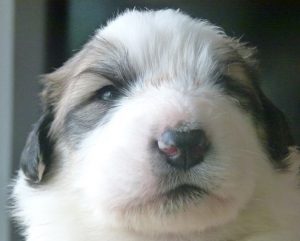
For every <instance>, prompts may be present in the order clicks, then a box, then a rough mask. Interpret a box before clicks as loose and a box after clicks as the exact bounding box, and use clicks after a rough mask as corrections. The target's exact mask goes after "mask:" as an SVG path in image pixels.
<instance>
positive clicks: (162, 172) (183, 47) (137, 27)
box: [12, 9, 300, 241]
mask: <svg viewBox="0 0 300 241" xmlns="http://www.w3.org/2000/svg"><path fill="white" fill-rule="evenodd" d="M257 68H258V67H257V63H256V59H255V49H254V48H251V47H248V46H247V45H246V44H243V43H241V42H239V41H238V40H236V39H234V38H231V37H229V36H227V35H226V34H225V33H224V32H223V30H222V29H221V28H219V27H216V26H214V25H212V24H210V23H209V22H207V21H203V20H199V19H193V18H191V17H189V16H187V15H186V14H184V13H182V12H180V11H174V10H170V9H169V10H158V11H151V10H147V11H138V10H128V11H126V12H124V13H122V14H120V15H119V16H117V17H116V18H115V19H112V20H111V21H109V22H108V24H107V26H105V27H103V28H101V29H99V30H98V31H97V32H96V34H95V36H94V37H93V38H92V39H91V40H90V41H89V42H88V43H87V44H85V45H84V46H83V48H82V50H81V51H79V52H78V53H77V54H75V56H73V57H72V58H71V59H70V60H68V61H67V62H66V63H65V64H64V65H63V66H62V67H61V68H59V69H57V70H56V71H55V72H53V73H50V74H47V75H45V77H44V80H43V84H44V88H43V91H42V103H43V114H42V116H41V117H40V119H39V120H38V121H37V122H36V124H35V125H34V126H33V130H32V132H31V133H30V135H29V137H28V140H27V143H26V145H25V148H24V151H23V153H22V156H21V165H20V170H19V172H18V175H17V177H16V178H15V181H14V182H13V191H12V199H13V205H12V216H13V217H14V218H15V219H16V220H17V221H18V222H19V224H20V225H21V226H22V227H23V229H22V230H23V235H24V236H25V237H26V240H27V241H53V240H64V241H84V240H89V241H99V240H105V241H140V240H144V241H155V240H157V241H175V240H180V241H228V240H232V241H287V240H288V241H298V240H299V239H300V232H299V228H298V227H297V226H298V225H299V222H300V214H299V213H298V211H297V210H300V192H299V190H298V189H297V188H298V185H299V182H298V181H299V180H298V179H299V176H298V170H299V160H300V158H299V153H298V151H297V148H296V147H295V143H294V140H293V138H292V135H291V134H290V131H289V127H288V125H287V122H286V120H285V117H284V115H283V114H282V112H281V111H280V110H279V109H278V108H276V107H275V106H274V105H273V104H272V102H271V101H270V100H269V99H268V98H267V97H266V96H265V94H264V93H263V92H262V90H261V89H260V87H259V84H258V83H259V76H258V75H257Z"/></svg>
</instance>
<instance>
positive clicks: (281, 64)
mask: <svg viewBox="0 0 300 241" xmlns="http://www.w3.org/2000/svg"><path fill="white" fill-rule="evenodd" d="M269 2H272V3H269ZM134 6H137V7H142V8H143V7H147V8H166V7H172V8H181V9H182V10H184V11H185V12H187V13H189V14H191V15H192V16H195V17H200V18H206V19H209V20H210V21H211V22H212V23H214V24H217V25H220V26H222V27H223V28H224V29H225V31H226V32H227V33H228V34H229V35H232V36H236V37H241V36H243V37H242V39H243V40H244V41H246V42H250V43H251V44H252V45H254V46H257V47H258V50H259V58H260V60H261V64H260V66H261V79H262V80H263V83H262V84H263V88H264V90H265V92H266V94H267V95H268V96H269V97H270V98H271V99H272V100H273V101H274V102H275V103H276V105H277V106H278V107H280V108H281V109H282V110H283V111H284V113H285V114H286V116H287V118H288V120H289V122H290V125H291V128H292V130H293V134H294V137H295V138H296V140H297V143H298V144H299V143H300V124H299V123H300V95H299V93H300V79H299V76H300V44H299V43H300V32H299V31H300V16H299V15H300V14H299V12H300V4H299V3H296V1H250V0H249V1H240V0H236V1H234V0H227V1H218V0H203V1H192V0H190V1H189V0H185V1H179V0H169V1H164V0H160V1H158V0H152V1H142V0H137V1H129V0H122V1H117V0H115V1H113V0H101V1H100V0H99V1H96V0H89V1H86V0H69V1H64V0H57V1H55V0H52V1H50V0H0V240H1V241H12V240H14V241H16V240H19V237H18V235H17V234H16V232H15V230H16V227H14V226H12V225H11V224H10V223H9V221H8V218H7V214H6V211H5V209H6V208H5V206H6V201H5V200H6V199H7V189H6V186H7V183H8V182H9V180H10V178H11V177H12V176H13V174H14V173H15V171H16V169H17V167H18V162H19V156H20V152H21V150H22V147H23V145H24V142H25V139H26V136H27V134H28V133H29V131H30V129H31V126H32V123H33V122H34V121H35V120H37V118H38V116H39V114H40V105H39V98H38V92H39V91H40V86H39V85H38V79H39V75H40V74H42V73H45V72H50V71H52V70H53V69H54V68H56V67H59V66H60V65H61V64H62V63H63V62H64V61H65V60H66V59H67V58H68V57H70V56H71V55H72V54H74V52H76V51H77V50H78V49H79V48H80V47H81V46H82V44H83V43H84V42H85V41H86V40H87V39H88V38H89V37H90V36H91V35H92V34H93V33H94V30H95V29H96V28H97V27H99V26H101V25H102V24H104V23H105V21H106V19H107V18H109V17H111V16H113V15H114V14H116V13H117V12H118V11H122V10H123V9H125V8H127V7H129V8H131V7H134ZM41 241H42V240H41Z"/></svg>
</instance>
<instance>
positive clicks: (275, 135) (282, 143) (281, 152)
mask: <svg viewBox="0 0 300 241" xmlns="http://www.w3.org/2000/svg"><path fill="white" fill-rule="evenodd" d="M258 94H259V98H260V100H261V103H262V108H263V122H264V129H265V132H266V146H267V150H268V152H269V155H270V157H271V158H272V160H273V161H274V164H275V165H276V167H278V168H284V167H286V165H287V163H285V162H283V160H284V159H285V157H287V155H288V153H289V150H288V147H289V146H293V145H295V142H294V139H293V137H292V135H291V132H290V128H289V126H288V123H287V121H286V119H285V116H284V114H283V113H282V112H281V111H280V110H279V109H278V108H277V107H276V106H275V105H274V104H273V103H272V102H271V101H270V100H269V99H268V98H267V97H266V96H265V95H264V94H263V92H262V91H261V90H260V89H259V93H258Z"/></svg>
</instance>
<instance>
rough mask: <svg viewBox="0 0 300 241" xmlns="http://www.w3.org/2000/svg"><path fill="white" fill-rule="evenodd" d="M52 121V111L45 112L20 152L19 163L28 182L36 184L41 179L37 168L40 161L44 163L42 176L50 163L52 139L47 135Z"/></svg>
mask: <svg viewBox="0 0 300 241" xmlns="http://www.w3.org/2000/svg"><path fill="white" fill-rule="evenodd" d="M52 121H53V115H52V113H51V112H47V113H45V114H44V115H43V116H42V117H41V118H40V119H39V120H38V122H37V123H35V124H34V126H33V130H32V131H31V133H30V134H29V136H28V138H27V141H26V145H25V148H24V150H23V152H22V155H21V163H20V165H21V169H22V171H23V172H24V174H25V176H26V177H27V180H28V182H29V183H30V184H37V183H40V182H41V181H42V180H43V178H42V180H40V178H39V170H38V167H39V165H40V164H41V163H43V165H45V170H44V173H43V176H44V175H45V174H46V173H47V172H48V170H49V167H50V166H51V164H52V159H53V151H54V140H52V138H51V137H50V136H49V129H50V126H51V123H52Z"/></svg>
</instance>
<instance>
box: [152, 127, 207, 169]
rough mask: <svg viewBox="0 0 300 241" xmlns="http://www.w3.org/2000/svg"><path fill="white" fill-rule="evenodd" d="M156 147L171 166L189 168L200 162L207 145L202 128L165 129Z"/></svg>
mask: <svg viewBox="0 0 300 241" xmlns="http://www.w3.org/2000/svg"><path fill="white" fill-rule="evenodd" d="M157 145H158V149H159V150H160V152H161V153H162V154H163V155H164V156H165V158H166V161H167V162H168V163H169V164H170V165H171V166H173V167H175V168H179V169H185V170H186V169H189V168H191V167H193V166H195V165H197V164H198V163H200V162H201V161H202V160H203V158H204V155H205V152H206V150H207V147H208V141H207V138H206V135H205V133H204V131H203V130H200V129H197V130H189V131H177V130H171V129H169V130H166V131H165V132H164V133H163V134H162V135H161V137H160V138H159V140H158V141H157Z"/></svg>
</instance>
